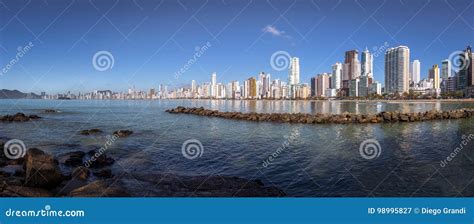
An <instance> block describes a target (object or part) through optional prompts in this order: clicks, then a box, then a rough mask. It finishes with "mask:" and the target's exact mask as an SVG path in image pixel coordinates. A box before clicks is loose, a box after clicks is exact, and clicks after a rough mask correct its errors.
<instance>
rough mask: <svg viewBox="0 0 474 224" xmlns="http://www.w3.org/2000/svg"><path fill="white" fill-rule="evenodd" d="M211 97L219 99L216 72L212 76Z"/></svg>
mask: <svg viewBox="0 0 474 224" xmlns="http://www.w3.org/2000/svg"><path fill="white" fill-rule="evenodd" d="M211 97H212V98H216V97H217V74H216V73H215V72H213V73H212V75H211Z"/></svg>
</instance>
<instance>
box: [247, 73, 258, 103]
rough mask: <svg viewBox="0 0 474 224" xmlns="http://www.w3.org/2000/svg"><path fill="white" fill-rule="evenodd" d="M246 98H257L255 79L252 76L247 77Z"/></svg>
mask: <svg viewBox="0 0 474 224" xmlns="http://www.w3.org/2000/svg"><path fill="white" fill-rule="evenodd" d="M248 98H251V99H256V98H257V79H255V78H254V77H250V78H249V79H248Z"/></svg>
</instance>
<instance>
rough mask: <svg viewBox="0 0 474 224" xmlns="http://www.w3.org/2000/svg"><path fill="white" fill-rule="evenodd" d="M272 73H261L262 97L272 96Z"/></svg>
mask: <svg viewBox="0 0 474 224" xmlns="http://www.w3.org/2000/svg"><path fill="white" fill-rule="evenodd" d="M270 81H271V80H270V74H265V72H261V73H260V74H259V88H258V89H259V92H260V95H261V97H262V98H267V97H270Z"/></svg>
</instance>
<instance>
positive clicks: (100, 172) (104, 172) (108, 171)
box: [92, 169, 113, 178]
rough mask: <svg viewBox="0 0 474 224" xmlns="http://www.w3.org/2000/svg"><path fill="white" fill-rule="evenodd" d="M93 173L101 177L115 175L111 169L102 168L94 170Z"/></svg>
mask: <svg viewBox="0 0 474 224" xmlns="http://www.w3.org/2000/svg"><path fill="white" fill-rule="evenodd" d="M92 173H93V174H94V176H96V177H100V178H111V177H113V174H112V170H111V169H101V170H97V171H93V172H92Z"/></svg>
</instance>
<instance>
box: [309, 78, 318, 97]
mask: <svg viewBox="0 0 474 224" xmlns="http://www.w3.org/2000/svg"><path fill="white" fill-rule="evenodd" d="M316 79H317V77H316V76H315V77H311V83H310V84H311V96H316V88H317V87H316V85H317V83H316Z"/></svg>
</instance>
